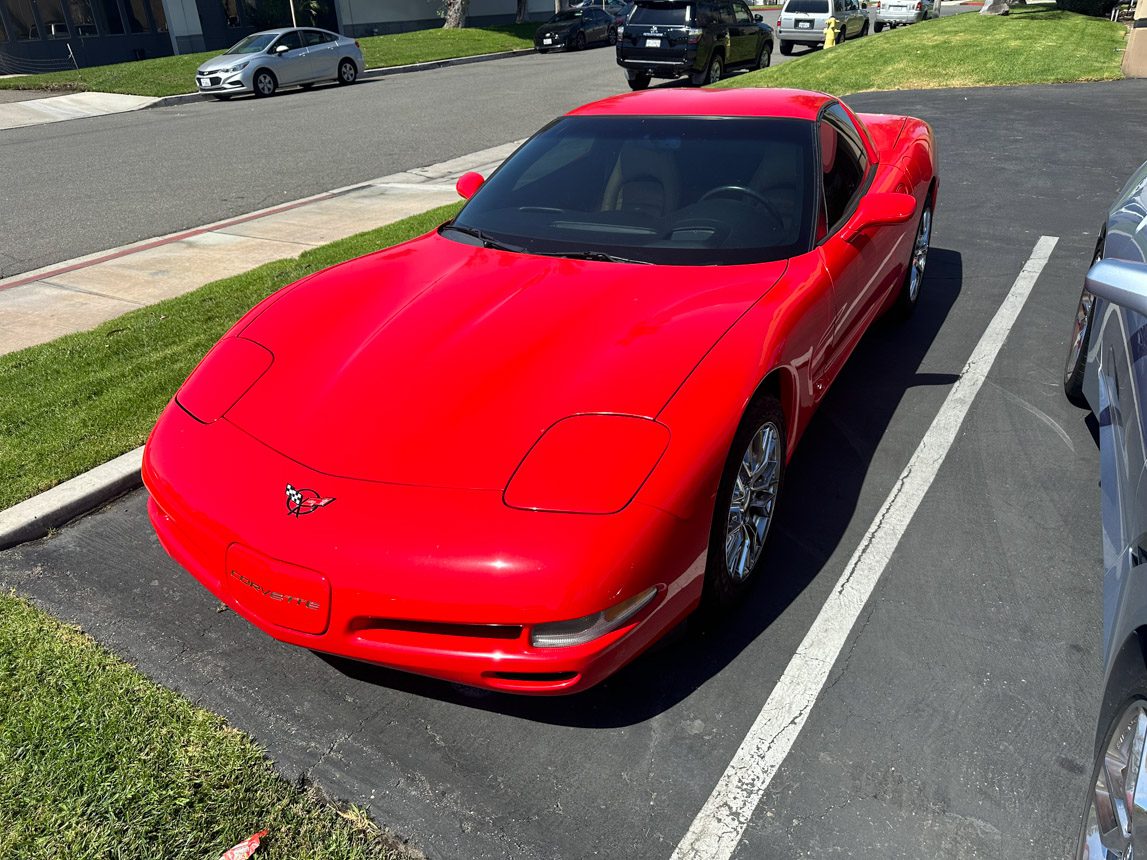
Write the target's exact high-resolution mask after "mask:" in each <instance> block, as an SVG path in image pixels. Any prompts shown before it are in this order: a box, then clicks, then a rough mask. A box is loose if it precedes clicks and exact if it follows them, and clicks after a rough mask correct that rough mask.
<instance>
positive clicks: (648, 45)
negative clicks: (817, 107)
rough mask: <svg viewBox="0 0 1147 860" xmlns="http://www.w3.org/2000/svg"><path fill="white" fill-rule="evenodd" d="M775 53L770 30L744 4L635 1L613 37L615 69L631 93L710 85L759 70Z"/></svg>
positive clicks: (741, 0) (713, 0)
mask: <svg viewBox="0 0 1147 860" xmlns="http://www.w3.org/2000/svg"><path fill="white" fill-rule="evenodd" d="M772 54H773V29H772V27H770V26H769V25H768V24H765V23H764V22H763V21H762V19H761V16H760V15H753V14H752V12H750V11H749V7H748V6H747V5H745V3H744V0H637V2H636V4H635V5H634V7H633V11H632V12H631V13H630V14H629V18H628V20H627V21H626V22H625V26H624V27H623V28H622V29H620V30H619V31H618V34H617V64H618V65H619V66H621V67H622V68H623V69H625V74H626V76H627V77H628V78H629V86H630V88H631V89H635V90H643V89H645V88H646V87H647V86H649V82H650V80H652V79H653V78H667V79H672V78H679V77H681V76H682V75H689V77H690V79H691V80H692V82H693V84H694V85H695V86H703V85H704V84H711V83H713V82H714V81H718V80H720V79H721V77H723V75H724V73H725V70H726V69H734V68H750V69H759V68H762V67H764V66H767V65H769V63H770V62H771V61H772Z"/></svg>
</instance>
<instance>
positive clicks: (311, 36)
mask: <svg viewBox="0 0 1147 860" xmlns="http://www.w3.org/2000/svg"><path fill="white" fill-rule="evenodd" d="M324 41H326V40H325V39H323V34H322V33H320V32H319V31H318V30H303V44H305V45H306V46H307V47H308V48H309V47H310V46H311V45H321V44H323V42H324Z"/></svg>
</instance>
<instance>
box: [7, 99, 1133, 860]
mask: <svg viewBox="0 0 1147 860" xmlns="http://www.w3.org/2000/svg"><path fill="white" fill-rule="evenodd" d="M849 102H850V104H852V106H853V107H855V108H856V109H858V110H863V111H880V112H897V113H899V112H905V113H912V114H915V115H917V116H922V117H924V118H926V119H928V120H929V121H930V122H932V123H933V125H934V127H935V129H936V132H937V134H938V136H939V141H940V152H941V159H942V161H941V176H942V182H941V187H940V195H939V208H938V214H937V218H936V226H935V234H934V246H933V252H932V256H931V257H930V259H929V269H928V277H927V279H926V281H925V292H924V294H923V296H922V299H921V305H920V307H919V309H918V311H917V314H916V316H915V317H914V318H913V319H912V320H911V321H909V322H908V323H906V324H894V323H891V322H890V323H887V324H882V325H879V326H877V328H876V329H875V330H874V331H873V332H872V333H871V334H870V335H869V336H868V337H867V338H866V339H865V340H864V342H863V343H862V344H861V346H860V347H859V349H858V351H857V353H856V355H855V356H854V357H853V359H852V360H851V362H850V363H849V365H848V366H847V368H846V369H845V371H844V373H843V375H842V376H841V378H840V379H839V380H838V381H837V382H836V383H835V385H834V387H833V389H832V391H831V392H830V393H829V394H828V395H827V397H826V399H825V402H824V405H823V407H822V409H821V411H820V412H819V413H818V415H817V416H816V418H815V419H814V421H813V423H812V425H811V426H810V428H809V430H808V434H807V436H806V437H805V439H804V440H803V441H802V443H801V447H800V449H799V451H798V453H797V455H796V458H795V460H794V461H793V463H792V466H791V470H790V472H789V476H788V478H787V487H786V495H785V496H784V498H783V502H782V508H781V514H780V517H779V519H778V521H777V523H776V526H775V528H776V531H775V532H774V539H775V545H774V547H773V554H772V569H773V573H772V576H771V578H770V581H768V582H766V583H762V587H760V588H758V589H756V590H755V592H754V593H753V594H752V596H751V599H750V600H749V601H748V603H747V605H746V606H744V607H743V608H742V610H741V611H739V612H737V613H735V614H733V615H732V616H730V617H729V618H728V619H727V620H726V621H725V622H724V623H722V624H720V625H717V626H715V627H712V628H710V629H707V630H700V629H696V628H695V627H691V628H686V629H684V630H682V631H680V632H678V633H677V634H676V635H674V636H673V637H672V638H671V639H670V640H669V641H668V642H666V643H665V644H664V645H662V646H661V647H659V648H658V649H657V650H656V651H654V652H653V653H650V654H648V655H646V656H644V657H643V658H641V659H640V660H638V661H637V662H636V663H634V664H633V665H631V666H630V667H628V668H627V669H626V670H624V671H623V672H622V673H620V674H619V675H617V676H615V677H614V678H613V679H611V681H609V682H607V683H606V684H604V685H602V686H601V687H599V688H596V689H594V690H592V691H590V692H589V693H587V694H585V695H582V696H579V697H575V698H572V699H558V700H552V699H550V700H540V699H519V698H511V697H506V696H502V695H497V694H491V693H482V692H476V691H472V690H468V689H464V688H460V687H456V686H451V685H448V684H443V683H438V682H433V681H427V680H422V679H418V678H413V677H407V676H403V675H400V674H396V673H392V672H387V671H383V670H377V669H372V668H370V667H364V666H357V665H350V664H346V663H343V662H340V661H330V660H327V659H324V658H322V657H320V656H317V655H315V654H311V653H309V652H306V651H302V650H298V649H294V648H291V647H288V646H284V645H280V644H278V643H276V642H274V641H272V640H270V639H268V638H267V637H266V636H264V635H263V634H261V633H259V632H257V631H256V630H255V629H254V628H253V627H251V626H249V625H248V624H246V623H245V622H243V621H242V620H241V619H239V618H237V617H236V616H235V615H234V614H232V613H230V612H218V611H217V609H218V606H217V604H216V603H215V602H214V601H213V600H212V599H210V598H209V596H208V595H207V593H206V592H205V591H203V590H202V589H201V588H199V587H198V586H197V585H196V584H195V583H194V582H193V580H192V579H191V577H190V576H189V575H187V574H184V573H183V572H181V571H180V570H179V569H178V568H177V567H176V566H175V565H174V564H173V563H172V562H170V561H169V560H168V559H167V557H166V556H165V555H164V553H163V552H162V550H160V548H159V547H158V545H157V543H156V540H155V538H154V536H153V535H152V533H151V531H150V529H149V527H148V525H147V522H146V514H145V509H144V502H145V499H144V495H143V493H142V492H137V493H134V494H132V495H129V496H127V497H125V498H124V499H122V500H120V501H118V502H116V503H114V504H112V505H111V506H109V507H108V508H106V509H104V510H103V511H100V512H98V513H96V514H94V515H92V516H90V517H87V518H86V519H83V520H81V521H79V522H77V523H75V524H73V525H72V526H70V527H68V528H65V529H63V530H61V531H60V532H59V533H57V534H56V535H54V536H52V537H50V538H48V539H46V540H44V541H41V542H38V543H36V544H30V545H26V546H24V547H20V548H17V549H15V550H11V551H9V552H7V553H4V554H2V555H0V586H3V587H12V588H14V589H16V590H17V591H18V592H20V593H23V594H27V595H30V596H32V597H33V598H34V599H35V600H36V602H37V603H38V604H39V605H40V606H42V607H43V608H45V609H46V610H48V611H49V612H51V613H53V614H54V615H57V616H58V617H61V618H63V619H66V620H68V621H73V622H76V623H79V624H81V625H82V626H83V627H84V628H85V629H86V630H88V631H89V632H90V633H91V634H92V635H93V636H95V637H96V638H97V639H98V640H100V641H102V642H104V643H105V644H107V645H108V647H110V648H111V649H112V650H114V651H116V652H118V653H120V654H122V655H123V656H124V657H125V658H126V659H128V660H130V661H131V662H133V663H135V664H136V665H138V666H139V667H140V669H141V670H142V671H143V672H145V673H146V674H148V675H149V676H150V677H152V678H154V679H155V680H156V681H158V682H160V683H162V684H165V685H168V686H170V687H173V688H175V689H177V690H179V691H180V692H182V693H183V694H185V695H187V696H189V697H190V698H192V699H193V700H195V701H196V702H198V703H200V704H202V705H204V706H206V707H208V708H210V709H212V710H214V711H217V712H218V713H220V714H223V715H224V716H225V717H227V718H228V719H229V720H230V721H231V722H232V723H233V724H234V725H236V726H237V727H239V728H241V729H243V730H245V731H247V732H249V733H251V734H252V735H253V736H254V737H255V739H256V740H257V741H258V742H259V743H260V744H262V745H263V746H264V747H265V748H266V749H267V751H268V754H269V755H270V756H271V758H272V759H274V760H275V761H276V762H277V763H278V765H279V767H280V768H281V769H282V771H283V773H284V774H285V775H286V776H287V777H288V778H291V779H294V778H297V777H299V776H300V775H305V776H307V777H308V778H310V779H313V780H314V781H316V782H317V783H319V784H320V785H321V786H322V787H324V788H325V789H326V790H327V791H328V792H330V793H331V794H332V795H334V796H336V797H340V798H345V799H347V800H350V801H353V802H356V803H359V804H362V805H364V806H367V807H369V808H370V809H371V811H372V812H373V813H374V814H375V816H377V818H378V820H379V821H380V822H382V823H384V824H385V825H387V826H388V827H390V828H392V829H394V830H395V831H396V832H397V833H399V834H400V835H402V836H404V837H408V838H410V839H411V840H412V841H413V843H414V844H416V845H418V846H420V847H421V848H423V849H424V850H425V851H426V853H427V854H428V855H429V856H430V857H432V858H468V859H469V858H486V857H489V858H506V857H516V858H553V857H563V858H564V857H570V858H583V857H592V856H608V857H625V858H660V860H668V858H669V857H670V856H671V855H673V854H674V851H675V850H676V849H677V847H678V845H679V843H680V842H681V841H682V839H683V837H684V836H685V835H686V833H687V831H688V830H689V828H690V827H691V826H692V825H693V824H694V820H695V818H696V817H697V816H698V813H699V811H700V810H702V808H703V807H704V806H705V804H706V802H707V800H708V799H709V797H710V795H711V793H712V792H713V789H714V786H716V785H717V783H718V780H719V779H720V777H721V775H722V773H723V772H724V771H725V769H726V767H727V766H728V764H729V762H730V760H731V759H732V758H733V756H734V755H735V754H736V751H737V749H738V747H739V746H740V745H741V743H742V740H743V739H744V738H745V736H746V734H747V733H748V732H749V731H750V728H751V727H752V725H753V723H754V721H755V720H756V719H757V717H758V715H759V713H760V711H761V708H762V705H763V704H764V703H765V701H766V700H767V699H768V697H769V695H770V692H771V691H772V690H773V688H774V686H775V685H776V683H777V680H778V678H780V677H781V675H782V673H784V672H785V670H786V666H787V665H788V664H789V661H790V658H791V657H792V655H793V653H794V651H795V650H796V648H797V646H798V644H799V643H800V642H801V640H802V639H803V638H804V636H805V634H806V632H807V631H808V630H809V629H810V626H811V625H813V624H814V620H815V619H816V618H817V616H818V614H819V613H820V612H821V610H822V607H823V606H824V605H825V601H826V599H827V598H828V596H829V594H830V593H831V592H832V590H833V588H834V587H835V585H836V583H837V581H838V579H839V578H840V576H841V574H842V571H844V570H845V568H846V566H847V565H848V563H849V559H850V558H851V557H852V555H853V553H854V551H855V550H856V548H857V546H858V544H859V543H860V542H861V540H862V538H863V536H864V535H865V533H866V531H867V530H868V529H869V527H870V525H871V524H872V523H873V521H874V519H875V518H876V517H877V514H878V512H879V510H880V508H881V505H882V503H883V501H884V499H885V498H886V497H887V496H888V494H889V492H890V490H892V489H893V487H894V486H896V485H897V481H898V477H899V476H900V474H901V472H902V470H903V469H904V467H905V464H906V463H907V462H908V461H909V458H910V457H911V456H912V454H913V451H914V450H915V449H916V447H917V445H918V444H919V443H920V441H921V439H922V438H923V437H924V436H925V433H926V432H928V428H929V425H930V424H931V422H932V420H933V417H934V416H935V415H936V414H937V411H938V410H939V409H940V407H941V404H942V403H943V401H944V399H945V397H946V396H947V394H948V392H949V391H950V389H951V387H952V385H953V384H954V383H955V381H956V379H957V378H958V375H959V374H960V372H961V369H962V368H963V367H964V365H965V362H966V361H967V360H968V357H969V355H970V353H971V352H972V349H973V347H974V346H975V345H976V343H977V342H978V341H979V340H980V338H981V335H983V333H984V331H985V328H986V327H987V325H988V323H989V321H990V320H991V319H992V317H993V315H994V314H995V313H996V311H997V309H998V308H999V306H1000V304H1001V302H1002V301H1003V299H1004V296H1005V295H1006V294H1007V293H1008V292H1009V290H1010V289H1011V288H1012V285H1013V283H1015V282H1016V280H1017V276H1018V275H1019V274H1020V272H1021V269H1022V268H1023V267H1024V264H1025V262H1026V261H1027V260H1028V258H1029V256H1031V255H1032V253H1033V248H1035V247H1037V243H1040V242H1041V237H1044V236H1047V237H1055V238H1056V244H1055V246H1054V250H1053V251H1052V253H1051V256H1050V258H1049V260H1048V262H1047V265H1046V267H1045V268H1044V269H1043V272H1042V274H1040V275H1039V277H1038V279H1037V281H1036V282H1035V285H1034V288H1033V291H1032V294H1031V296H1030V298H1029V299H1028V300H1027V303H1026V304H1025V305H1024V307H1023V310H1022V312H1021V313H1020V315H1019V317H1018V319H1017V321H1016V323H1015V325H1014V327H1013V328H1012V329H1011V332H1010V334H1009V335H1008V336H1007V338H1006V340H1004V342H1003V345H1002V349H1001V351H1000V353H999V356H998V358H997V360H996V361H995V364H994V365H993V366H992V368H991V371H990V373H989V374H988V376H987V380H986V382H985V384H984V386H983V388H982V389H981V390H980V393H979V395H978V396H977V398H976V400H975V401H974V402H973V404H972V406H971V409H970V411H969V413H968V415H967V417H966V419H965V421H964V423H963V425H962V428H961V430H960V432H959V434H958V435H957V436H956V438H955V441H954V443H953V446H952V448H951V450H950V452H949V454H948V457H947V459H946V460H945V461H944V462H943V464H942V466H941V467H940V469H939V472H938V474H937V476H936V478H935V481H934V482H933V483H932V484H931V487H930V489H928V491H927V493H926V494H925V495H924V496H923V498H922V500H921V502H920V506H919V508H918V510H917V511H916V513H915V516H914V517H913V519H912V520H911V521H910V523H909V524H908V527H907V530H906V532H905V534H904V536H903V538H902V540H900V542H899V543H898V545H896V546H895V550H894V552H892V553H891V556H890V558H889V560H888V563H887V566H886V567H885V568H884V570H883V575H882V576H881V578H880V579H879V581H878V582H877V584H876V587H875V591H874V593H873V595H872V597H871V599H870V600H869V602H868V603H867V605H866V607H865V609H864V611H863V612H862V613H861V615H860V617H859V620H858V622H857V624H856V626H855V627H854V628H853V629H852V631H851V633H850V635H849V638H848V641H847V642H846V644H845V647H844V650H843V652H842V653H841V656H840V658H839V659H838V660H836V662H835V663H834V665H833V668H832V672H831V674H830V676H829V679H828V683H827V685H826V687H825V689H824V690H823V692H822V693H821V694H820V696H819V698H817V700H816V703H815V706H814V707H813V708H812V710H811V711H810V712H808V714H807V722H806V723H805V725H804V729H803V731H802V732H801V734H800V735H799V737H797V738H796V741H795V744H794V745H793V747H792V749H791V751H790V752H789V753H788V755H787V757H784V758H783V760H782V761H780V763H779V768H778V770H777V771H776V775H775V776H774V777H773V779H772V781H771V783H769V785H768V788H767V789H766V790H764V791H763V793H762V794H761V798H760V802H759V804H758V805H757V806H756V808H755V811H751V813H749V814H747V822H746V826H745V829H744V832H743V835H742V836H741V837H740V841H739V845H738V847H737V848H736V850H735V851H734V852H733V855H732V856H733V857H735V858H738V859H739V860H750V858H762V857H770V858H771V857H824V856H832V855H837V854H839V855H842V856H850V857H873V858H875V857H950V858H966V857H976V856H985V857H987V856H1017V857H1031V858H1048V857H1061V856H1065V855H1066V854H1067V853H1068V851H1069V845H1070V843H1071V840H1072V839H1073V838H1074V831H1075V828H1076V827H1077V822H1078V816H1079V810H1080V808H1081V801H1082V797H1083V792H1084V789H1085V781H1086V777H1085V773H1086V772H1087V771H1088V770H1089V768H1090V758H1091V751H1090V750H1091V743H1092V735H1093V731H1094V721H1095V716H1096V708H1097V702H1098V692H1099V686H1100V679H1099V677H1098V676H1099V636H1100V581H1101V576H1100V568H1101V561H1100V544H1099V511H1098V493H1097V490H1096V482H1097V480H1098V467H1097V457H1096V451H1095V443H1094V441H1093V439H1092V436H1091V433H1090V432H1089V430H1088V427H1087V425H1086V424H1085V421H1084V414H1083V413H1081V412H1080V411H1078V410H1076V409H1075V408H1073V407H1071V406H1070V405H1069V404H1067V402H1066V401H1065V400H1064V398H1063V396H1062V391H1061V388H1060V379H1061V368H1062V361H1063V354H1064V351H1065V349H1066V338H1067V334H1068V327H1069V324H1070V320H1071V316H1072V313H1073V311H1074V308H1075V303H1076V300H1077V298H1078V293H1079V288H1080V284H1081V279H1082V275H1083V272H1084V270H1085V268H1086V266H1087V263H1088V260H1089V258H1090V254H1091V251H1092V248H1093V246H1094V243H1095V232H1096V228H1097V227H1098V226H1099V224H1100V222H1101V219H1102V217H1103V214H1104V212H1105V210H1106V206H1107V203H1108V202H1109V200H1110V199H1111V198H1112V197H1113V196H1114V195H1115V193H1116V192H1117V191H1118V189H1119V187H1120V186H1121V184H1122V182H1123V180H1124V178H1125V177H1126V176H1127V175H1128V174H1129V173H1130V172H1131V171H1132V170H1133V169H1134V168H1135V167H1136V166H1137V165H1138V163H1139V161H1140V160H1141V158H1142V157H1143V152H1142V147H1141V140H1140V137H1141V135H1139V133H1138V127H1137V126H1136V124H1135V123H1134V122H1132V121H1130V120H1129V119H1127V118H1128V117H1134V116H1138V115H1140V114H1141V113H1142V111H1143V110H1144V109H1145V108H1147V82H1144V81H1126V82H1115V83H1109V84H1094V85H1072V86H1060V87H1032V88H1026V89H995V90H949V91H933V92H913V93H888V94H868V95H863V96H858V97H855V98H852V99H849ZM509 133H514V132H513V131H511V132H509ZM1097 141H1101V142H1102V144H1101V145H1100V144H1097ZM375 172H378V171H375ZM1065 204H1067V205H1065ZM1046 242H1047V240H1045V241H1044V242H1043V243H1042V245H1046ZM1042 245H1041V246H1042Z"/></svg>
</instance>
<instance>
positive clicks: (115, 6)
mask: <svg viewBox="0 0 1147 860" xmlns="http://www.w3.org/2000/svg"><path fill="white" fill-rule="evenodd" d="M96 2H97V3H98V4H99V7H100V9H102V10H103V13H104V20H105V22H106V24H105V26H104V33H107V34H108V35H112V36H119V35H122V34H123V18H122V17H121V16H120V12H119V2H118V0H96Z"/></svg>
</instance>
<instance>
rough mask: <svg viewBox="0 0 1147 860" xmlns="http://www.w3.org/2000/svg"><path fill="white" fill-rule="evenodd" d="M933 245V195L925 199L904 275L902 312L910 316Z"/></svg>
mask: <svg viewBox="0 0 1147 860" xmlns="http://www.w3.org/2000/svg"><path fill="white" fill-rule="evenodd" d="M931 245H932V195H931V194H930V193H929V195H928V199H926V200H925V201H924V211H923V212H921V213H920V226H919V227H917V228H916V240H915V241H914V242H913V244H912V257H911V259H910V260H909V261H908V272H907V273H906V274H905V276H904V286H903V287H901V290H900V299H899V302H898V304H899V306H900V313H901V315H902V316H904V317H910V316H911V315H912V312H913V311H914V310H916V304H917V302H919V301H920V288H921V286H923V283H924V267H925V265H926V264H927V263H928V249H929V248H930V247H931Z"/></svg>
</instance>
